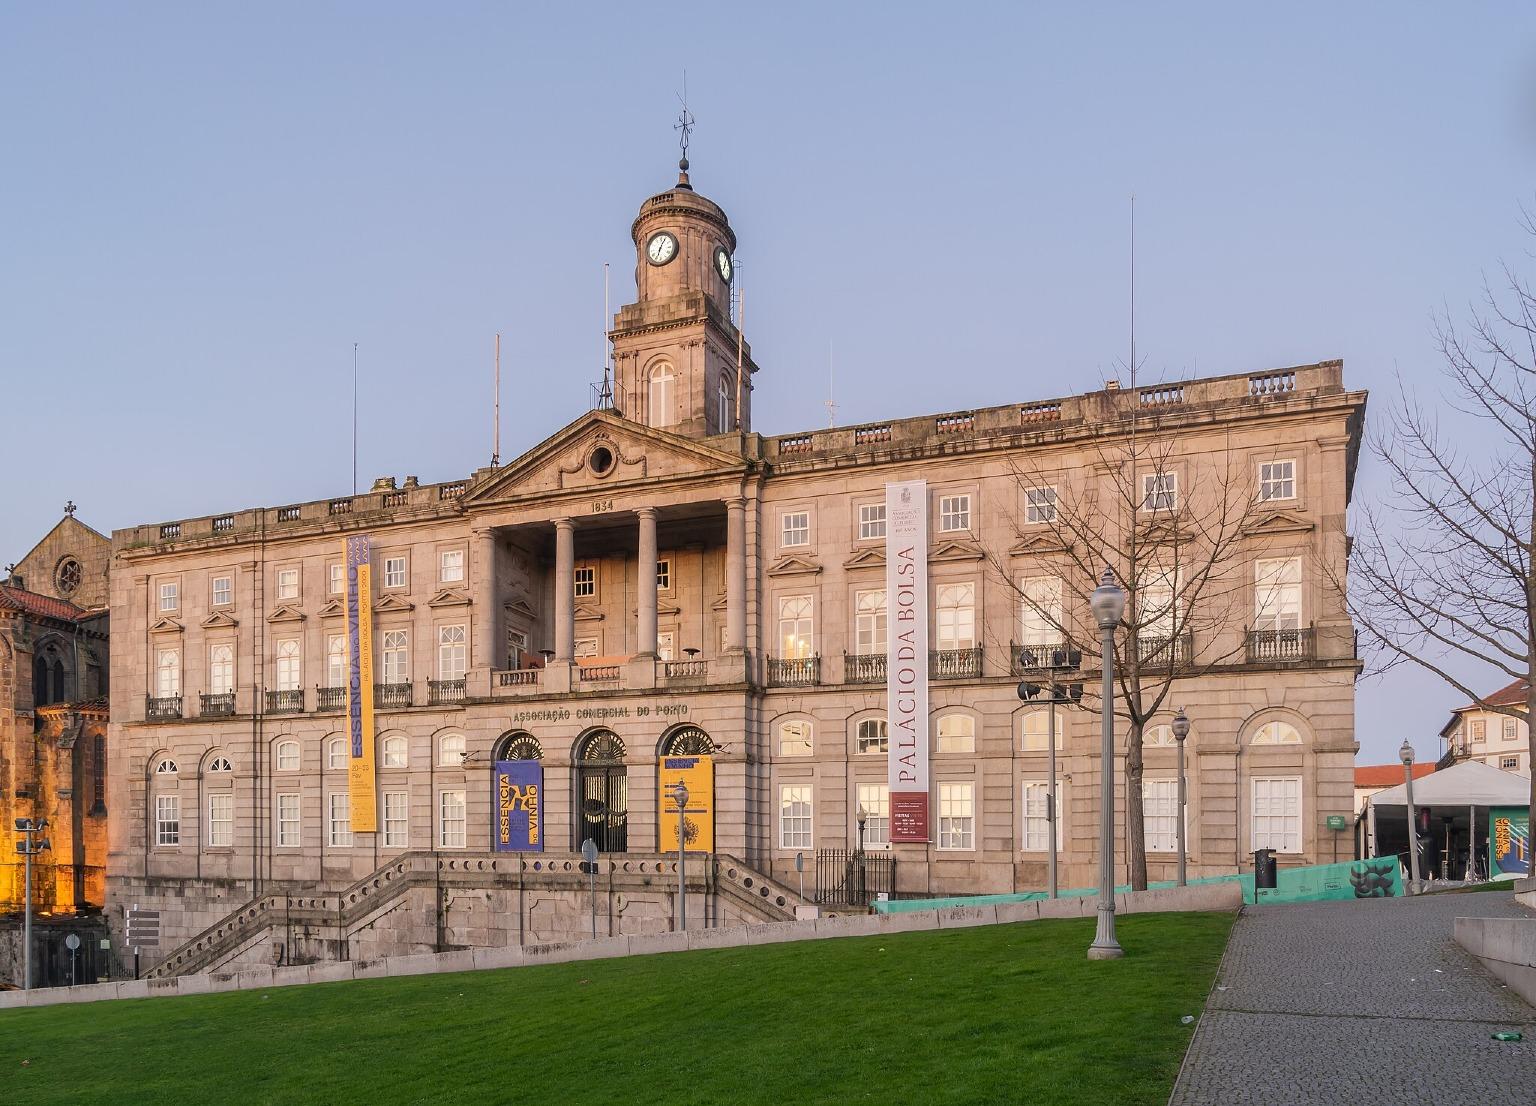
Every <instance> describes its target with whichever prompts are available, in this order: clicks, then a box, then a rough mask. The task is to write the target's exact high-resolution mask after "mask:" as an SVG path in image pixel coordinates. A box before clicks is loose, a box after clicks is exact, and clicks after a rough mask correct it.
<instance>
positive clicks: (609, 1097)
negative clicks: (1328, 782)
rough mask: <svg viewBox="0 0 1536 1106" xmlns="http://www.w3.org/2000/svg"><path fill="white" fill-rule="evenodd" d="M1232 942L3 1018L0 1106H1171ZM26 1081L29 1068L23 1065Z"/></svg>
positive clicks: (935, 950)
mask: <svg viewBox="0 0 1536 1106" xmlns="http://www.w3.org/2000/svg"><path fill="white" fill-rule="evenodd" d="M1231 925H1232V916H1231V915H1228V914H1143V915H1135V916H1131V917H1126V918H1122V919H1120V926H1119V934H1120V941H1121V944H1122V945H1124V947H1125V950H1126V957H1125V959H1123V960H1119V961H1105V962H1090V961H1088V960H1087V959H1086V957H1085V956H1084V950H1085V949H1086V948H1087V947H1088V945H1089V943H1090V942H1091V941H1092V939H1093V929H1094V922H1093V920H1092V919H1071V920H1063V921H1040V922H1029V923H1024V924H1020V925H1008V926H984V927H977V928H974V929H962V930H948V931H944V932H923V933H905V934H892V935H889V936H884V937H859V938H846V939H841V940H832V941H806V942H800V943H794V944H781V945H767V946H761V947H757V948H742V949H719V950H708V951H700V952H687V953H674V954H670V955H662V956H645V957H632V958H628V959H620V960H598V961H589V962H586V963H576V964H556V965H549V966H545V967H534V968H516V969H509V970H505V971H489V972H470V973H461V974H455V975H429V976H413V977H408V978H402V979H378V980H360V981H357V982H351V983H325V984H313V985H310V986H301V987H275V988H271V989H269V990H265V991H242V992H235V993H226V994H217V995H196V996H189V997H185V998H161V999H137V1000H131V1001H120V1002H102V1003H93V1004H85V1005H66V1006H54V1007H44V1008H38V1009H35V1010H9V1011H4V1012H0V1103H4V1104H5V1106H23V1104H24V1103H34V1102H35V1103H48V1104H49V1106H59V1104H62V1103H71V1104H78V1106H85V1104H88V1103H111V1104H113V1106H118V1104H122V1103H144V1104H146V1106H163V1104H170V1103H196V1104H198V1106H207V1104H220V1106H222V1104H226V1103H230V1104H235V1103H239V1104H244V1103H284V1104H286V1103H311V1102H313V1103H352V1102H356V1103H370V1104H372V1103H417V1102H421V1103H426V1102H433V1103H435V1102H451V1103H455V1104H463V1103H485V1104H495V1103H537V1104H541V1106H564V1104H567V1103H603V1104H627V1103H669V1104H684V1103H698V1104H712V1106H713V1104H726V1103H730V1104H735V1103H805V1102H839V1103H841V1102H864V1101H869V1102H880V1101H884V1102H887V1103H989V1102H996V1103H1003V1102H1007V1103H1030V1104H1031V1106H1043V1104H1046V1103H1068V1102H1071V1103H1077V1102H1085V1103H1095V1104H1099V1106H1105V1104H1111V1103H1159V1104H1160V1103H1162V1102H1165V1101H1166V1100H1167V1097H1168V1093H1169V1090H1170V1089H1171V1087H1172V1084H1173V1079H1174V1076H1175V1074H1176V1073H1177V1071H1178V1066H1179V1061H1180V1058H1181V1057H1182V1056H1183V1054H1184V1049H1185V1046H1186V1045H1187V1044H1188V1042H1189V1037H1190V1034H1191V1033H1192V1032H1193V1028H1194V1027H1193V1026H1185V1025H1181V1024H1180V1022H1179V1018H1180V1017H1181V1016H1182V1015H1184V1014H1199V1013H1200V1010H1201V1008H1202V1006H1203V1004H1204V1002H1205V998H1206V994H1207V992H1208V991H1209V989H1210V985H1211V980H1212V978H1213V976H1214V974H1215V971H1216V965H1217V962H1218V960H1219V959H1220V957H1221V952H1222V949H1223V947H1224V946H1225V944H1226V940H1227V933H1228V931H1229V929H1230V928H1231ZM24 1060H25V1061H28V1062H27V1063H26V1064H25V1065H23V1061H24Z"/></svg>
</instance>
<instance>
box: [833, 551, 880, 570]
mask: <svg viewBox="0 0 1536 1106" xmlns="http://www.w3.org/2000/svg"><path fill="white" fill-rule="evenodd" d="M843 567H844V568H884V567H885V550H883V549H861V550H859V551H858V552H857V553H855V554H854V555H853V556H851V557H849V558H848V559H847V560H846V561H844V562H843Z"/></svg>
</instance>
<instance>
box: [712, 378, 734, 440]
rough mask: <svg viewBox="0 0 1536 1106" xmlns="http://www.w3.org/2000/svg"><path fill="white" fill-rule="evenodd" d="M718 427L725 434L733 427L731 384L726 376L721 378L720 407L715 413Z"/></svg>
mask: <svg viewBox="0 0 1536 1106" xmlns="http://www.w3.org/2000/svg"><path fill="white" fill-rule="evenodd" d="M715 418H716V421H717V423H718V425H717V426H716V429H717V430H719V431H720V433H722V434H724V433H725V432H726V431H727V430H729V429H731V385H730V382H729V381H727V380H726V379H725V377H724V376H722V377H721V378H720V396H719V407H718V409H717V411H716V414H715Z"/></svg>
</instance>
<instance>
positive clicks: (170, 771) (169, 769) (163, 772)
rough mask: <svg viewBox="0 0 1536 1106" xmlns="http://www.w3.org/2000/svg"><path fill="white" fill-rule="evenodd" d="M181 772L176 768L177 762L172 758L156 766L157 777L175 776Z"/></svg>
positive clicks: (167, 758)
mask: <svg viewBox="0 0 1536 1106" xmlns="http://www.w3.org/2000/svg"><path fill="white" fill-rule="evenodd" d="M179 771H180V769H179V768H178V767H177V766H176V762H175V761H174V760H172V759H171V758H170V757H166V758H165V759H164V760H162V761H161V762H160V763H159V764H157V765H155V775H157V776H174V775H175V774H176V773H177V772H179Z"/></svg>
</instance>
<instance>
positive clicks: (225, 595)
mask: <svg viewBox="0 0 1536 1106" xmlns="http://www.w3.org/2000/svg"><path fill="white" fill-rule="evenodd" d="M212 599H213V605H214V606H215V607H227V606H229V605H230V604H231V603H233V602H234V601H235V589H234V587H233V584H232V578H231V577H229V576H215V577H214V578H213V596H212Z"/></svg>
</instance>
